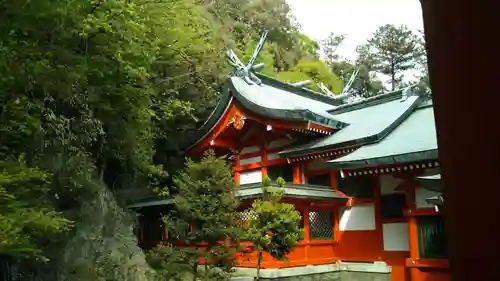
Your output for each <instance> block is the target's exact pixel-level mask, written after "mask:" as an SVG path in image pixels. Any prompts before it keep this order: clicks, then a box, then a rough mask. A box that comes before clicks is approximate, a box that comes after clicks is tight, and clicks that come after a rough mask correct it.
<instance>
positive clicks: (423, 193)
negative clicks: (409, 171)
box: [415, 187, 441, 208]
mask: <svg viewBox="0 0 500 281" xmlns="http://www.w3.org/2000/svg"><path fill="white" fill-rule="evenodd" d="M440 194H441V193H440V192H436V191H431V190H427V189H425V188H423V187H417V188H415V205H417V208H434V205H432V204H429V203H427V202H426V201H425V199H426V198H429V197H432V196H437V195H440Z"/></svg>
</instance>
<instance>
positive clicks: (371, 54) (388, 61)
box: [358, 24, 422, 90]
mask: <svg viewBox="0 0 500 281" xmlns="http://www.w3.org/2000/svg"><path fill="white" fill-rule="evenodd" d="M358 52H359V61H360V62H362V63H363V64H365V65H367V66H368V67H369V68H373V69H374V70H376V71H378V72H380V73H382V74H384V75H388V76H389V77H390V84H391V89H392V90H394V89H395V88H396V87H397V85H398V83H400V82H401V81H402V77H403V74H404V72H405V71H406V70H408V69H411V68H413V67H414V64H415V63H416V61H417V60H418V59H419V58H420V57H421V55H422V54H421V52H420V50H419V38H418V36H417V35H416V34H415V33H414V32H413V31H412V30H411V29H409V28H408V27H407V26H404V25H401V26H394V25H391V24H386V25H383V26H381V27H379V28H378V29H377V30H376V31H375V32H374V33H373V37H372V38H370V39H369V40H368V41H367V42H366V43H365V44H363V45H362V46H360V47H359V48H358Z"/></svg>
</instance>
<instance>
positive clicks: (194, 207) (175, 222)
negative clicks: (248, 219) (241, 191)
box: [165, 151, 239, 278]
mask: <svg viewBox="0 0 500 281" xmlns="http://www.w3.org/2000/svg"><path fill="white" fill-rule="evenodd" d="M174 184H175V186H176V188H177V190H176V192H177V195H176V196H175V208H174V211H173V212H172V213H171V214H170V216H169V217H168V218H166V219H165V223H166V226H167V229H168V231H169V232H170V233H172V234H174V235H175V236H176V237H178V241H180V242H184V243H185V245H186V246H187V247H186V248H185V249H184V250H185V251H187V254H188V255H189V256H190V263H191V267H192V271H193V275H194V278H196V276H197V275H198V273H197V268H198V265H199V262H198V261H199V260H200V259H203V260H205V265H206V266H205V268H206V269H210V268H211V267H221V266H224V265H227V263H229V262H230V260H231V257H232V253H233V251H232V250H231V248H230V245H227V244H226V243H225V242H226V241H228V240H229V239H231V240H237V238H238V233H239V232H238V230H239V228H238V220H237V217H236V208H237V207H238V204H239V202H238V200H237V197H236V192H237V188H238V186H237V184H236V183H235V182H234V179H233V176H232V167H231V164H230V162H228V161H227V160H226V159H225V157H216V156H215V154H214V152H213V151H207V152H206V153H205V154H204V156H203V158H202V159H201V161H199V162H195V161H193V160H190V159H188V160H187V164H186V167H185V169H184V170H183V171H181V172H180V173H179V174H178V175H177V176H175V177H174ZM221 242H222V243H221ZM201 243H206V244H205V245H206V246H205V248H204V249H202V250H197V249H196V247H194V246H196V245H199V244H201ZM221 260H222V263H221ZM226 269H228V268H226ZM205 273H206V274H207V273H208V270H207V271H206V272H205Z"/></svg>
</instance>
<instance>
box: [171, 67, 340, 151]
mask: <svg viewBox="0 0 500 281" xmlns="http://www.w3.org/2000/svg"><path fill="white" fill-rule="evenodd" d="M256 76H257V77H258V78H259V79H260V80H261V81H262V83H261V84H260V85H259V84H256V83H254V84H249V83H247V81H245V79H243V78H242V77H239V76H231V77H230V78H229V79H228V81H227V82H226V84H225V86H224V87H223V91H222V95H221V97H220V99H219V102H218V103H217V106H216V108H215V109H214V111H213V112H212V114H211V115H210V116H209V118H208V119H207V121H206V122H205V123H204V124H203V125H202V126H201V127H200V128H199V129H198V130H196V131H194V132H192V133H190V134H189V135H188V136H187V137H186V138H185V139H184V142H183V143H181V144H179V149H181V150H188V149H190V148H191V147H193V146H194V145H196V144H197V143H198V142H199V141H200V140H202V139H203V138H204V137H205V136H207V135H208V134H209V133H210V132H211V130H212V129H213V128H214V127H215V126H216V125H217V124H218V123H219V121H220V120H221V119H222V117H223V116H224V113H225V112H226V111H227V110H228V108H229V106H230V104H231V102H233V101H234V102H235V103H236V104H237V105H239V106H240V107H242V108H243V109H245V110H248V111H250V112H253V113H255V114H258V115H260V116H263V117H266V118H270V119H275V120H284V121H291V122H305V123H308V122H310V123H314V124H319V125H322V126H325V127H328V128H333V129H341V128H344V127H346V126H347V125H348V124H347V123H345V122H343V121H339V120H337V119H336V117H335V116H334V115H332V114H330V113H328V111H329V110H332V109H335V108H336V107H337V106H339V105H340V104H341V103H342V102H341V101H339V100H336V99H333V98H331V97H328V96H326V95H324V94H321V93H317V92H314V91H312V90H309V89H305V88H302V87H298V86H294V85H292V84H289V83H285V82H281V81H278V80H276V79H273V78H270V77H267V76H265V75H261V74H257V75H256Z"/></svg>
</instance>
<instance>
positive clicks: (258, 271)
mask: <svg viewBox="0 0 500 281" xmlns="http://www.w3.org/2000/svg"><path fill="white" fill-rule="evenodd" d="M261 263H262V251H259V253H258V254H257V278H256V280H257V281H258V280H260V264H261Z"/></svg>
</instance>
